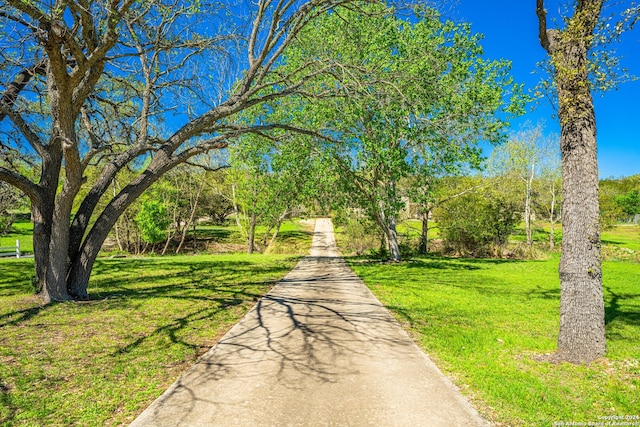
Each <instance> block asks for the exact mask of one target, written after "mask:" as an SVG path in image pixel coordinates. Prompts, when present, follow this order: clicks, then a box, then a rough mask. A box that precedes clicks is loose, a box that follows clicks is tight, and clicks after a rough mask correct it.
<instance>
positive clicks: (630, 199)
mask: <svg viewBox="0 0 640 427" xmlns="http://www.w3.org/2000/svg"><path fill="white" fill-rule="evenodd" d="M616 203H617V204H618V205H619V206H620V207H621V208H622V210H623V212H624V213H626V214H627V215H638V214H640V189H638V188H634V189H633V190H630V191H629V192H628V193H625V194H624V195H622V196H618V197H616Z"/></svg>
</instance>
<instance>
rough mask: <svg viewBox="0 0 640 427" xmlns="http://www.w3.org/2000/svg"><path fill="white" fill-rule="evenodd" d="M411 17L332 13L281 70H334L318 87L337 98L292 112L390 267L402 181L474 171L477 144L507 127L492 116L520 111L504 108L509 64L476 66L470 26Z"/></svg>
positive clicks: (426, 13)
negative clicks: (375, 231) (372, 231)
mask: <svg viewBox="0 0 640 427" xmlns="http://www.w3.org/2000/svg"><path fill="white" fill-rule="evenodd" d="M414 18H415V19H414V20H404V19H401V18H399V17H398V16H396V15H395V14H394V13H393V11H391V10H388V9H385V8H382V7H379V8H376V7H372V8H369V9H368V14H367V15H366V16H365V15H359V16H354V15H353V14H350V13H348V12H344V13H338V14H331V15H328V16H326V17H325V18H324V19H323V20H322V21H318V22H316V24H314V25H312V26H309V27H308V28H307V30H306V31H304V32H302V33H301V34H300V37H299V42H298V44H297V45H295V46H294V47H295V48H296V49H292V50H291V51H290V54H289V56H288V57H287V58H286V59H287V64H285V65H286V66H288V67H293V68H296V67H297V66H298V65H297V64H299V63H300V61H301V59H302V58H308V57H312V58H316V61H317V64H323V65H324V64H327V65H328V66H330V67H331V69H332V74H330V77H329V78H326V79H325V80H324V81H322V82H320V84H321V88H324V89H325V90H326V89H327V88H340V90H341V92H342V94H343V96H342V97H340V98H335V99H331V100H328V101H327V102H324V103H318V102H314V103H312V104H311V103H305V102H304V100H301V102H300V106H298V107H297V108H292V109H291V111H293V112H299V113H300V114H299V117H298V120H304V121H307V122H315V126H316V127H319V128H321V129H322V128H324V130H325V136H326V137H325V139H324V140H323V141H322V144H321V145H322V148H321V149H322V150H323V151H324V155H325V156H326V158H327V163H328V164H331V165H332V166H333V168H334V169H333V172H332V175H334V176H336V177H338V182H337V184H338V186H337V187H336V188H340V189H341V190H342V191H341V192H342V194H343V195H344V196H345V199H346V200H345V204H348V205H350V206H358V207H361V208H362V209H364V210H365V211H366V212H367V213H368V214H369V216H370V217H371V219H372V220H373V221H375V223H376V224H377V225H378V226H379V228H380V230H381V231H382V232H383V234H384V236H385V237H386V243H387V246H388V249H389V254H390V258H391V259H392V260H399V259H400V251H399V245H398V239H397V232H396V222H397V217H398V214H399V212H400V210H401V209H402V208H403V207H404V202H403V201H402V196H403V195H404V194H403V193H402V191H401V189H400V186H399V182H400V181H401V180H402V179H404V178H406V177H408V176H411V175H412V174H414V173H416V171H417V170H422V171H423V172H427V171H428V172H429V173H430V174H431V175H432V176H437V175H438V174H439V173H442V171H444V170H447V168H450V169H453V168H454V166H455V165H459V164H464V163H472V164H477V163H479V158H480V150H479V149H478V148H477V146H476V144H477V143H478V142H479V141H481V140H489V141H493V142H497V141H500V140H501V138H502V128H503V126H504V125H505V123H504V121H502V120H500V119H499V118H498V117H497V115H496V114H495V113H496V112H497V111H505V110H506V111H510V112H513V111H512V110H510V108H514V110H515V106H516V105H517V102H515V103H512V104H510V103H509V102H508V101H507V100H505V98H506V97H507V96H513V98H512V99H511V101H513V100H516V99H517V93H518V86H517V85H513V82H512V81H511V79H510V78H509V77H508V64H507V63H505V62H503V61H486V60H484V59H482V58H481V54H482V49H481V47H480V38H481V37H480V36H479V35H473V34H471V32H470V28H469V26H468V25H455V24H453V23H451V22H443V21H442V20H441V19H440V17H439V15H438V14H437V12H435V11H434V10H431V9H423V10H422V11H419V12H417V15H416V16H415V17H414ZM317 40H323V43H321V44H319V43H317ZM436 158H437V159H438V160H437V161H435V160H433V159H436ZM433 165H437V168H436V167H435V166H433ZM429 166H433V167H431V168H430V167H429Z"/></svg>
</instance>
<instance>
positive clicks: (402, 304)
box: [352, 256, 640, 426]
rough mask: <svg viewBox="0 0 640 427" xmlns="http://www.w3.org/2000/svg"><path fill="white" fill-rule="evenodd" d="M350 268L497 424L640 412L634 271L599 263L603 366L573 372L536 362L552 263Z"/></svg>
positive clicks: (553, 295)
mask: <svg viewBox="0 0 640 427" xmlns="http://www.w3.org/2000/svg"><path fill="white" fill-rule="evenodd" d="M352 261H354V262H352V265H353V268H354V269H355V271H356V273H357V274H358V275H359V276H360V277H362V278H363V280H364V281H365V283H366V284H367V285H368V286H369V287H370V288H371V290H372V291H373V292H374V294H376V296H378V298H379V299H380V300H381V301H382V302H383V304H385V306H387V307H388V308H389V309H390V310H391V311H392V312H393V313H394V314H395V315H396V317H397V318H398V320H399V321H400V322H402V323H403V324H404V325H405V327H406V328H407V329H408V330H409V331H410V332H411V333H412V334H413V336H414V337H415V339H416V340H417V341H418V343H419V344H420V345H421V346H422V348H423V349H424V350H425V352H427V353H428V354H429V355H430V356H432V357H433V358H434V359H435V360H436V361H437V363H438V365H439V366H440V367H441V368H442V369H443V370H444V371H446V372H448V373H449V374H450V375H451V376H452V377H453V378H454V379H455V382H456V383H458V384H459V385H460V386H461V388H462V389H463V391H464V392H465V393H466V394H467V395H469V396H471V398H472V399H473V400H475V401H476V403H477V404H478V406H479V407H480V410H481V412H482V413H483V415H484V416H485V417H487V418H489V419H491V420H492V421H494V422H495V423H496V424H497V425H505V426H507V425H508V426H530V425H536V426H537V425H542V426H551V425H553V423H554V422H561V421H565V422H567V421H575V422H589V421H593V422H595V421H598V418H597V417H598V416H607V415H633V414H638V413H639V412H638V409H639V408H640V392H639V391H638V390H639V388H640V373H639V372H640V366H639V364H638V359H639V358H640V341H639V340H638V337H640V274H638V273H639V267H638V264H633V263H605V265H604V289H605V302H606V319H607V339H608V352H607V358H605V359H602V360H599V361H597V362H595V363H593V364H591V365H589V366H574V365H570V364H566V363H563V364H551V363H548V362H543V361H540V356H541V355H544V354H548V353H553V352H554V351H555V349H556V340H557V333H558V319H559V295H560V289H559V280H558V273H557V271H558V270H557V269H558V257H557V256H555V257H553V258H551V259H549V260H547V261H506V260H472V259H447V258H422V259H416V260H412V261H407V262H402V263H397V264H381V263H366V262H365V263H362V260H355V259H354V260H352ZM355 261H358V262H355Z"/></svg>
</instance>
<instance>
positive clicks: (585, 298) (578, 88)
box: [536, 0, 637, 363]
mask: <svg viewBox="0 0 640 427" xmlns="http://www.w3.org/2000/svg"><path fill="white" fill-rule="evenodd" d="M604 4H605V0H577V1H575V2H573V6H572V8H573V13H571V14H570V16H566V17H563V21H564V27H563V28H561V29H556V28H549V27H548V25H547V12H546V10H545V8H544V0H536V13H537V17H538V23H539V38H540V43H541V45H542V47H543V48H544V49H545V50H546V51H547V53H548V54H549V58H550V64H551V67H552V73H553V82H554V84H555V90H556V92H557V103H558V118H559V119H560V128H561V133H560V149H561V155H562V212H563V213H562V215H563V216H562V218H563V221H562V223H563V235H562V256H561V259H560V269H559V273H560V283H561V295H560V332H559V336H558V353H557V357H558V358H559V359H561V360H567V361H570V362H575V363H580V362H589V361H592V360H594V359H597V358H599V357H601V356H603V355H604V354H605V351H606V340H605V322H604V300H603V294H602V257H601V248H600V247H601V243H600V221H599V214H600V213H599V206H598V163H597V158H596V119H595V112H594V106H593V99H592V95H591V91H592V88H593V85H592V80H590V72H591V71H593V70H594V69H595V68H596V67H597V66H598V64H597V61H595V62H594V61H593V59H597V58H594V55H593V52H594V48H595V47H596V46H597V45H598V43H601V42H602V40H604V39H605V38H606V37H604V35H603V34H604V33H598V29H599V25H601V23H602V20H601V12H602V9H603V5H604ZM626 13H627V16H630V14H633V13H634V11H633V10H631V9H628V10H627V11H626ZM635 13H637V10H636V11H635ZM631 21H633V22H635V18H632V20H631ZM622 27H623V25H620V26H619V28H622ZM614 36H615V34H614ZM604 65H605V66H606V65H607V64H604ZM607 86H608V83H607ZM605 88H606V87H605Z"/></svg>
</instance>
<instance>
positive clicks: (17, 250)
mask: <svg viewBox="0 0 640 427" xmlns="http://www.w3.org/2000/svg"><path fill="white" fill-rule="evenodd" d="M16 258H20V240H16Z"/></svg>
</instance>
